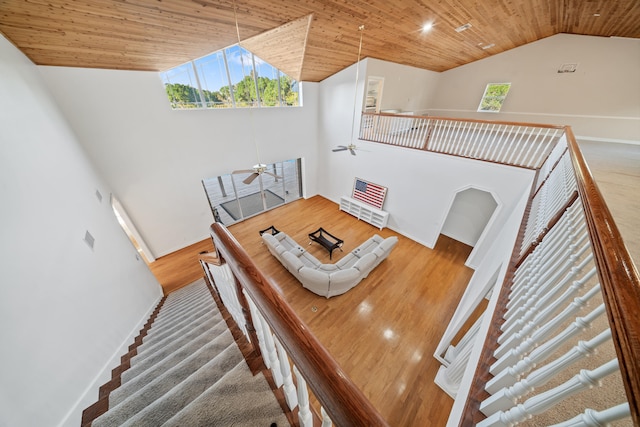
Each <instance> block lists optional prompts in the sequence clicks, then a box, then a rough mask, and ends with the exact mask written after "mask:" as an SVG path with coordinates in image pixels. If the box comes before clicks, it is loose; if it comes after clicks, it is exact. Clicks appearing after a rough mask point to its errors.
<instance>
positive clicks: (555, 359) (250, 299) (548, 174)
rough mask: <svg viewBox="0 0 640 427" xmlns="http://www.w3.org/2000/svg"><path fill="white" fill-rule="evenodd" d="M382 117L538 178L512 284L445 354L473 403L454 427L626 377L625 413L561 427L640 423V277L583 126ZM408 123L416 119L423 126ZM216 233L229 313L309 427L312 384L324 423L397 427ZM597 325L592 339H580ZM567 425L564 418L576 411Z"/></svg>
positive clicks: (617, 409)
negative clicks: (598, 355)
mask: <svg viewBox="0 0 640 427" xmlns="http://www.w3.org/2000/svg"><path fill="white" fill-rule="evenodd" d="M378 116H380V117H385V119H384V122H385V123H386V124H385V126H387V129H392V131H391V133H393V135H392V136H387V137H385V138H392V137H393V138H395V137H397V135H398V132H400V131H403V132H404V131H407V130H409V131H411V132H413V135H418V136H417V137H416V138H424V141H423V143H422V145H420V143H419V142H417V141H418V140H417V139H412V138H409V137H408V136H407V135H405V142H403V143H395V145H402V146H406V147H410V148H419V149H425V148H424V147H427V148H428V147H430V146H431V145H430V142H431V143H432V144H434V145H432V146H431V147H438V150H439V151H438V152H442V153H447V154H452V155H462V156H464V157H468V158H475V159H478V160H484V161H491V162H498V163H506V164H513V165H516V166H519V167H528V168H532V169H536V170H537V176H536V179H535V182H534V184H533V186H532V190H531V196H530V200H529V204H528V207H527V210H526V214H525V218H524V219H523V222H522V226H521V229H520V233H519V236H518V239H517V241H516V245H515V247H514V249H513V255H512V259H511V261H510V265H509V268H508V269H507V273H506V276H505V279H504V281H503V282H501V283H499V284H498V285H496V287H495V289H494V290H493V294H494V295H495V296H496V299H495V304H494V306H491V309H490V310H489V309H488V310H487V311H486V312H485V313H484V314H483V315H482V316H481V317H480V318H479V319H478V321H477V322H476V323H475V324H474V325H473V326H472V327H471V328H470V329H469V330H468V332H467V333H466V334H465V336H464V337H463V338H462V339H461V340H460V341H459V342H458V343H456V345H455V346H453V345H451V346H450V347H449V350H448V351H447V354H446V355H445V356H443V357H442V358H440V357H437V358H438V360H440V359H442V360H443V366H442V368H441V371H442V372H441V373H442V375H441V378H442V380H443V383H444V384H445V385H450V386H451V390H453V391H452V392H451V390H449V392H450V394H452V396H454V398H455V399H456V403H458V401H459V402H461V403H462V410H460V411H459V412H458V413H452V416H451V418H450V422H449V425H463V426H470V425H481V426H497V425H500V426H501V425H513V424H514V423H519V422H522V421H524V420H526V419H528V418H530V417H534V418H533V419H536V418H535V417H538V416H541V415H540V414H542V415H544V414H547V413H549V412H550V411H552V410H553V409H554V408H555V407H556V406H557V405H558V404H559V403H561V402H565V403H566V401H567V399H570V396H571V395H574V394H576V393H579V392H581V391H582V390H583V389H585V388H589V387H593V386H597V385H598V383H599V382H600V381H601V380H603V379H606V378H607V377H609V376H612V375H613V376H615V375H617V376H619V377H620V378H621V385H620V386H619V389H620V390H618V391H621V392H622V396H623V398H622V401H621V402H614V404H612V405H610V406H609V407H606V408H599V409H597V410H593V409H592V408H590V407H588V406H585V407H583V408H581V410H580V411H581V412H582V411H583V412H584V413H583V414H580V415H578V416H576V417H575V418H574V419H572V420H568V421H567V422H564V423H562V424H558V425H563V426H570V425H571V426H574V425H575V426H581V425H598V424H587V422H591V421H592V420H599V421H598V422H603V423H606V422H610V421H613V420H616V419H621V418H625V417H626V418H629V417H630V418H631V419H632V420H633V422H634V423H635V424H636V425H640V416H639V413H640V412H639V408H640V403H639V402H640V399H639V396H640V379H639V378H640V344H639V342H640V340H639V337H640V281H639V279H638V272H637V270H636V269H635V266H634V265H633V262H632V261H631V259H630V257H629V254H628V252H627V251H626V248H625V247H624V244H623V243H622V239H621V237H620V235H619V232H618V231H617V228H616V226H615V223H614V222H613V219H612V218H611V215H610V213H609V211H608V209H607V207H606V204H605V203H604V201H603V199H602V196H601V195H600V193H599V192H598V190H597V187H596V185H595V183H594V181H593V178H592V177H591V175H590V173H589V170H588V168H587V166H586V163H585V162H584V159H583V158H582V156H581V154H580V151H579V149H578V146H577V144H576V142H575V138H574V136H573V134H572V132H571V130H570V128H564V127H556V126H553V127H545V126H539V125H534V126H528V125H525V124H510V123H490V122H480V121H464V120H453V119H435V118H428V120H429V122H427V123H428V124H426V125H425V124H424V122H423V124H422V125H420V124H416V122H415V119H416V118H415V117H410V116H409V117H408V118H407V116H396V118H397V120H398V121H400V122H401V123H404V125H402V126H401V125H400V124H398V123H396V124H393V123H391V122H390V121H391V120H392V118H393V117H392V116H391V115H378ZM420 119H421V120H422V119H424V118H420ZM406 120H412V121H411V122H410V125H407V123H408V122H406ZM379 122H380V121H379ZM366 126H367V125H366V123H365V120H363V128H364V127H366ZM369 126H371V127H375V126H374V124H371V123H370V124H369ZM425 126H426V127H425ZM430 126H431V130H430V131H429V127H430ZM362 132H363V129H361V134H362ZM372 132H373V131H372ZM377 132H378V135H380V134H381V132H382V131H381V130H380V129H378V130H377ZM386 133H389V132H387V131H386ZM373 134H374V133H372V135H373ZM434 135H436V136H434ZM437 135H440V136H437ZM446 135H449V137H447V138H452V137H451V135H458V136H459V137H460V138H461V140H459V141H454V140H453V139H450V140H448V141H449V142H447V143H446V144H444V143H443V142H442V141H443V140H442V139H438V138H445V136H446ZM467 138H468V139H467ZM379 139H384V138H379ZM379 142H382V143H389V142H387V141H379ZM405 144H406V145H405ZM443 144H444V145H443ZM511 144H518V146H519V152H512V149H511V147H510V145H511ZM431 151H435V150H431ZM523 152H524V153H523ZM527 153H528V154H527ZM514 159H516V160H515V161H514ZM509 162H511V163H509ZM514 162H515V163H514ZM211 234H212V238H213V240H214V244H215V246H216V249H217V251H218V253H219V255H220V256H219V258H220V259H221V260H223V261H226V262H222V263H220V265H218V266H213V265H211V264H208V265H209V268H210V270H208V271H209V272H208V273H207V274H208V275H209V277H210V279H211V280H212V281H214V282H215V283H216V286H217V288H218V290H219V292H220V293H221V294H225V295H226V296H224V297H223V300H226V301H227V302H225V305H227V306H228V307H231V306H235V307H236V308H235V309H233V311H234V312H235V315H234V318H236V321H237V322H238V324H239V325H246V328H245V330H246V333H247V335H248V337H249V338H250V339H251V341H252V342H257V343H258V344H257V346H258V347H259V348H260V349H261V352H262V354H263V358H264V360H265V364H267V366H270V368H271V369H272V372H274V378H275V380H276V384H278V385H282V388H283V391H284V393H285V396H286V397H287V398H286V400H287V404H288V405H289V407H290V408H296V407H297V408H298V416H299V419H300V424H301V425H303V426H310V425H312V423H313V422H312V421H311V418H312V417H311V414H310V411H309V397H308V394H307V393H306V389H307V384H308V385H309V388H311V391H312V392H313V393H314V394H315V395H316V397H317V399H318V401H320V403H321V405H322V410H321V417H322V418H323V425H331V421H333V422H335V423H336V424H337V425H339V426H348V425H385V421H384V420H383V419H382V417H381V416H380V415H379V414H378V413H377V412H376V410H375V408H373V407H372V406H371V404H370V403H369V402H368V401H367V400H366V398H364V396H362V394H361V393H360V392H359V391H358V390H357V387H355V386H354V385H353V384H352V383H351V382H350V381H349V380H348V377H347V376H346V375H345V374H344V372H342V371H341V370H340V368H339V367H338V366H337V365H336V364H335V361H333V359H332V358H331V357H330V355H329V354H328V353H327V352H326V350H324V349H323V347H322V346H321V344H320V343H319V342H317V340H316V339H315V338H314V337H313V336H312V335H311V334H310V332H309V331H308V329H307V328H306V327H305V326H304V324H303V323H302V322H300V321H299V319H298V318H297V316H296V315H295V313H294V312H293V310H291V308H290V307H289V306H288V304H287V303H286V301H284V300H283V299H282V298H281V297H280V296H279V293H278V292H277V291H275V290H274V288H273V287H272V286H271V284H270V283H269V282H268V280H266V279H265V278H264V276H262V274H261V273H260V271H259V270H258V269H257V268H256V267H255V265H253V263H252V262H251V260H250V259H249V258H248V256H247V255H246V253H245V252H244V250H243V249H242V248H241V247H240V246H239V244H238V243H237V241H235V239H234V238H233V236H231V235H230V234H229V233H228V231H227V230H226V229H225V228H224V226H222V225H220V224H214V225H213V226H212V230H211ZM230 311H231V310H230ZM567 325H568V326H567ZM596 326H597V328H598V329H597V331H594V332H593V333H592V334H591V335H590V336H588V338H586V339H580V338H582V336H581V335H579V332H581V331H583V330H590V329H589V328H591V329H593V328H595V327H596ZM610 342H612V343H613V345H614V347H615V355H614V357H613V359H611V360H608V361H605V362H604V363H601V364H599V365H596V366H590V367H589V368H588V369H583V370H579V371H577V372H578V374H576V375H575V376H573V377H572V378H570V379H569V380H567V381H564V380H563V381H561V382H560V383H559V384H555V385H553V386H549V381H550V379H554V378H556V377H560V376H561V375H562V374H565V373H566V372H567V371H569V368H570V367H572V366H573V367H575V365H579V366H581V365H582V364H583V363H584V357H585V356H586V355H589V354H592V353H593V352H594V350H596V349H598V348H601V347H602V346H603V345H606V344H607V343H610ZM479 346H480V347H479ZM567 346H568V348H569V350H567V348H566V347H567ZM476 348H480V349H481V350H480V352H479V354H477V352H474V349H476ZM289 360H290V361H291V363H292V364H293V365H294V368H293V373H294V375H296V377H297V380H296V381H295V384H294V381H293V380H292V374H291V371H292V369H290V366H289ZM585 366H586V365H585ZM439 375H440V373H439ZM439 384H440V383H439ZM544 387H547V388H549V387H551V388H549V389H548V390H545V389H544ZM532 390H533V392H532ZM542 390H544V391H542ZM578 405H580V402H579V401H578ZM455 410H456V405H454V411H455ZM554 420H556V421H554V422H557V420H563V418H562V414H561V415H560V417H559V418H554ZM545 425H547V424H545ZM603 425H604V424H603Z"/></svg>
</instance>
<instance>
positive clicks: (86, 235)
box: [84, 230, 96, 249]
mask: <svg viewBox="0 0 640 427" xmlns="http://www.w3.org/2000/svg"><path fill="white" fill-rule="evenodd" d="M95 241H96V239H94V238H93V236H92V235H91V233H89V231H88V230H87V232H86V233H84V242H85V243H86V244H87V246H89V247H90V248H91V249H93V244H94V243H95Z"/></svg>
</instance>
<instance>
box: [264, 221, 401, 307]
mask: <svg viewBox="0 0 640 427" xmlns="http://www.w3.org/2000/svg"><path fill="white" fill-rule="evenodd" d="M262 240H263V241H264V243H265V245H266V246H267V248H268V249H269V252H271V254H272V255H273V256H275V257H276V258H277V259H278V261H280V263H282V265H283V266H284V267H285V268H286V269H287V270H289V272H290V273H291V274H293V275H294V276H295V278H296V279H298V280H299V281H300V283H302V286H303V287H304V288H306V289H308V290H310V291H311V292H313V293H315V294H318V295H321V296H323V297H327V298H330V297H332V296H336V295H341V294H343V293H345V292H347V291H348V290H349V289H351V288H353V287H354V286H356V285H357V284H358V283H359V282H360V281H361V280H362V279H364V278H365V277H367V276H368V275H369V273H370V272H371V270H373V269H374V268H375V267H376V266H377V265H378V264H380V263H381V262H382V261H383V260H384V259H385V258H386V257H387V256H389V253H390V252H391V249H393V247H394V246H395V245H396V244H397V243H398V238H397V237H396V236H392V237H387V238H386V239H383V238H382V237H380V236H378V235H377V234H374V235H373V237H371V238H370V239H368V240H367V241H365V242H364V243H363V244H361V245H360V246H358V247H357V248H356V249H354V250H353V251H351V252H350V253H348V254H346V255H345V256H344V257H342V259H341V260H340V261H338V262H337V263H335V264H322V263H321V262H320V261H318V260H317V259H316V257H314V256H313V255H311V254H310V253H309V252H307V251H306V250H305V249H304V248H303V247H302V246H300V245H298V244H297V243H296V242H295V240H293V239H292V238H291V237H289V236H288V235H287V234H285V233H283V232H279V233H277V234H275V235H272V234H269V233H264V234H263V235H262Z"/></svg>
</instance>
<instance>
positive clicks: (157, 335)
mask: <svg viewBox="0 0 640 427" xmlns="http://www.w3.org/2000/svg"><path fill="white" fill-rule="evenodd" d="M217 312H218V309H217V307H216V306H215V304H214V303H213V301H212V302H210V303H206V304H203V305H202V306H198V307H196V308H194V309H193V310H190V311H189V312H187V313H185V314H184V316H182V317H180V318H179V319H175V320H174V321H173V322H172V323H171V324H167V325H162V327H158V328H156V329H155V330H149V333H148V334H147V335H146V336H145V337H144V339H143V340H142V344H140V346H138V354H140V353H141V352H142V351H144V349H145V348H148V347H149V346H150V345H151V344H153V343H154V342H157V341H158V340H161V339H164V338H165V337H167V336H169V335H170V334H172V333H174V332H175V331H177V330H180V329H182V328H184V327H185V326H186V325H189V324H191V323H192V322H194V321H195V320H197V319H198V318H200V317H201V316H203V315H205V314H206V313H212V314H216V313H217Z"/></svg>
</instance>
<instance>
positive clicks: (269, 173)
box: [262, 171, 282, 179]
mask: <svg viewBox="0 0 640 427" xmlns="http://www.w3.org/2000/svg"><path fill="white" fill-rule="evenodd" d="M262 173H266V174H267V175H271V176H272V177H274V178H276V179H282V177H281V176H278V175H276V174H275V173H271V172H267V171H264V172H262Z"/></svg>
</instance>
